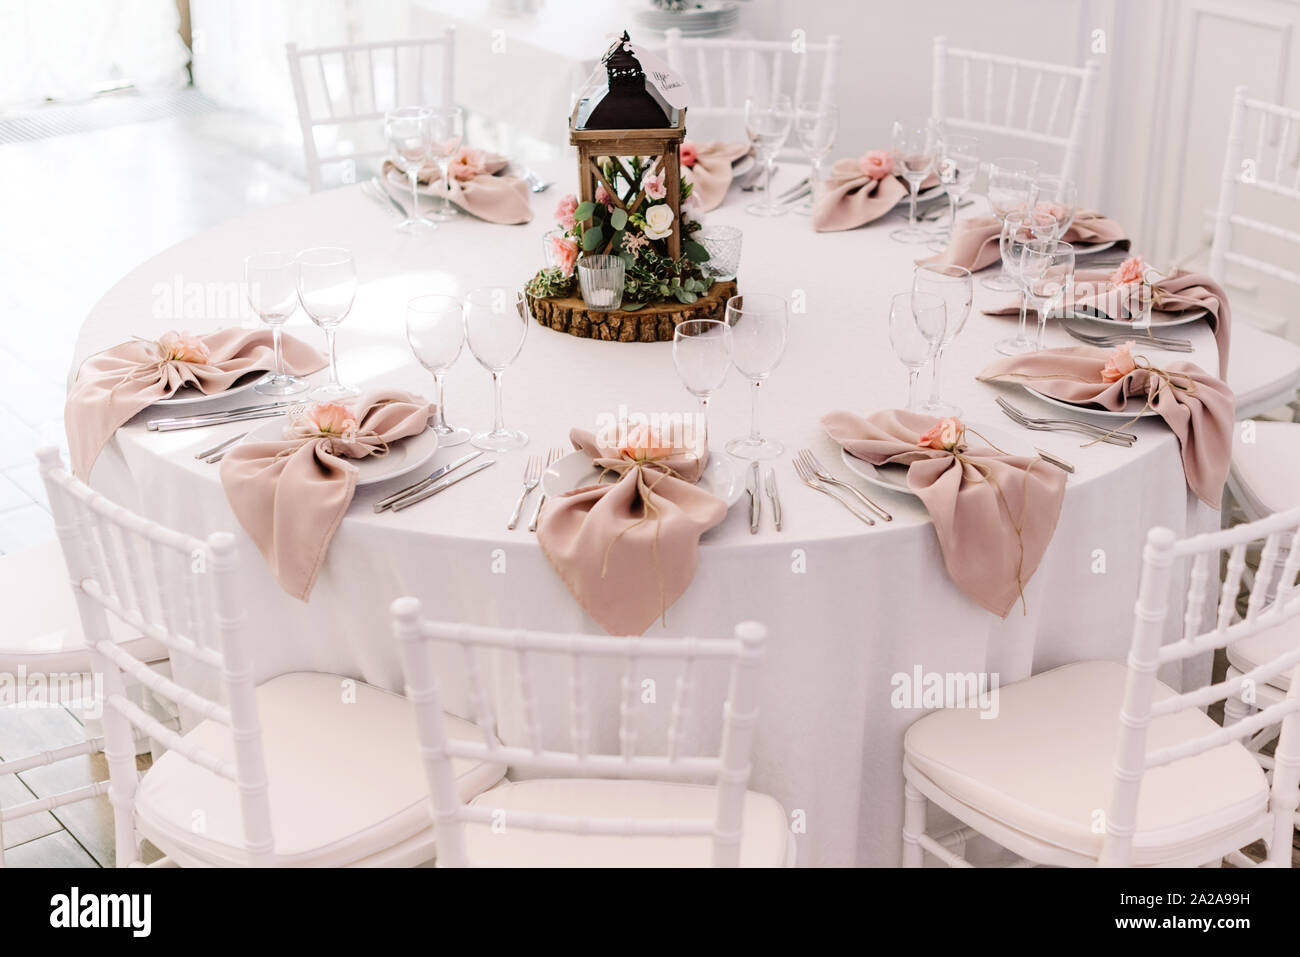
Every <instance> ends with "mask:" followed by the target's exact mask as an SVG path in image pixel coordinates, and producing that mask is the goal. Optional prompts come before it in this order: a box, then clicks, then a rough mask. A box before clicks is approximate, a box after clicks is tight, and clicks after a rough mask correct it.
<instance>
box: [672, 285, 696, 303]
mask: <svg viewBox="0 0 1300 957" xmlns="http://www.w3.org/2000/svg"><path fill="white" fill-rule="evenodd" d="M674 292H675V293H676V295H677V301H678V302H682V303H686V304H687V305H690V304H691V303H693V302H694V301H695V300H696V299H698V298H700V297H699V296H697V295H695V293H693V292H687V291H686V290H685V289H676V290H674Z"/></svg>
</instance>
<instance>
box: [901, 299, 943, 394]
mask: <svg viewBox="0 0 1300 957" xmlns="http://www.w3.org/2000/svg"><path fill="white" fill-rule="evenodd" d="M946 326H947V318H946V310H945V308H944V303H943V300H942V299H941V298H939V297H938V296H936V295H935V294H934V293H932V292H915V291H913V292H900V293H899V294H898V295H896V296H894V298H893V299H892V300H890V303H889V342H890V345H892V346H893V347H894V355H896V356H898V361H899V362H901V363H902V364H903V365H904V366H906V367H907V409H908V411H910V412H919V411H920V408H919V406H918V405H917V401H916V380H917V379H918V378H919V377H920V375H921V369H922V368H923V367H924V366H925V364H926V363H927V362H929V361H930V359H931V358H933V356H934V353H935V350H936V349H938V348H939V343H940V342H942V341H943V333H944V328H945V327H946Z"/></svg>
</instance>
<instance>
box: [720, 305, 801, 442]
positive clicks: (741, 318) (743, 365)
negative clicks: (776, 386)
mask: <svg viewBox="0 0 1300 957" xmlns="http://www.w3.org/2000/svg"><path fill="white" fill-rule="evenodd" d="M726 316H727V325H729V326H730V327H731V359H732V362H734V363H735V365H736V368H737V369H738V370H739V371H740V374H741V375H743V376H745V377H746V378H747V379H749V381H750V384H751V385H752V386H753V388H752V390H751V408H750V428H749V435H747V436H745V437H744V438H734V439H732V440H731V441H730V442H728V443H727V445H726V449H727V451H728V452H730V453H731V454H732V455H734V456H736V458H741V459H770V458H774V457H775V456H778V455H780V454H781V452H782V451H784V447H783V446H782V445H781V443H780V442H777V441H775V440H773V439H767V438H764V437H763V436H762V435H761V434H760V433H759V431H758V390H759V388H761V387H762V385H763V383H764V382H766V381H767V378H768V376H770V375H771V374H772V370H773V369H775V368H776V366H777V364H778V363H779V362H780V361H781V356H782V355H783V354H784V353H785V343H786V337H787V336H788V334H789V327H790V310H789V305H788V304H787V303H786V301H785V300H784V299H783V298H781V297H780V296H774V295H771V294H768V293H752V292H751V293H746V294H745V295H741V296H732V297H731V298H730V299H728V300H727V311H726Z"/></svg>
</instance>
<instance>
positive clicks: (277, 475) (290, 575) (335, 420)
mask: <svg viewBox="0 0 1300 957" xmlns="http://www.w3.org/2000/svg"><path fill="white" fill-rule="evenodd" d="M434 411H435V408H434V406H433V405H432V404H431V403H429V402H426V401H425V400H424V399H422V398H420V397H419V396H416V395H412V394H410V393H408V392H399V391H396V390H391V389H389V390H379V391H375V392H371V393H369V394H367V395H364V396H362V397H361V398H359V399H356V400H354V401H352V402H349V403H348V404H346V405H342V404H338V403H333V402H322V403H317V404H315V405H312V406H309V407H308V408H307V409H305V410H303V411H302V412H301V413H300V414H298V415H297V416H294V417H293V418H292V419H291V421H290V422H289V424H288V425H286V426H285V427H284V434H283V435H282V436H281V437H280V438H278V439H271V440H268V441H264V442H241V443H239V444H238V445H236V446H235V447H234V448H232V449H231V450H230V451H229V452H227V453H226V457H225V458H224V459H222V460H221V485H222V488H224V489H225V492H226V499H227V500H228V501H229V502H230V507H231V509H232V510H233V511H234V513H235V518H237V519H238V520H239V524H240V525H242V526H243V527H244V530H245V531H246V532H248V535H249V537H250V538H252V540H253V543H254V544H255V545H256V546H257V549H258V551H260V552H261V553H262V557H263V558H265V559H266V563H267V565H269V566H270V569H271V574H273V575H274V576H275V579H276V581H278V582H279V583H280V587H282V588H283V589H284V590H285V591H286V592H288V593H289V594H290V595H292V596H293V597H295V598H299V599H302V600H303V601H306V600H307V598H308V596H310V595H311V590H312V588H313V587H314V586H315V584H316V576H317V574H318V573H319V572H320V566H321V563H322V562H324V561H325V553H326V551H327V550H328V548H329V544H330V541H331V540H332V539H333V538H334V533H335V532H337V531H338V527H339V523H341V522H342V521H343V516H344V514H345V513H346V512H347V510H348V506H349V505H350V504H351V503H352V496H353V493H354V492H355V491H356V486H357V467H356V465H354V464H353V462H352V460H357V459H364V458H367V457H368V456H372V455H375V456H382V455H387V454H388V449H389V447H390V446H391V445H393V444H394V443H395V442H399V441H401V440H402V439H405V438H409V437H410V436H413V435H419V434H420V433H422V432H423V431H424V430H425V429H426V428H427V427H428V425H429V421H430V418H431V417H432V416H433V414H434Z"/></svg>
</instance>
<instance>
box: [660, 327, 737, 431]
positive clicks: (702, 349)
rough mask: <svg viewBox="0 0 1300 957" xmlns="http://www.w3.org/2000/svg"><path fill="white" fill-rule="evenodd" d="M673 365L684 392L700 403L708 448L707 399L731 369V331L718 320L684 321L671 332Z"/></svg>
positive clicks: (716, 389)
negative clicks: (684, 389)
mask: <svg viewBox="0 0 1300 957" xmlns="http://www.w3.org/2000/svg"><path fill="white" fill-rule="evenodd" d="M673 365H675V366H677V375H678V377H679V378H680V379H681V380H682V385H684V386H686V391H687V392H689V393H690V394H691V395H693V396H695V398H697V399H699V400H700V418H701V419H703V426H704V428H703V433H704V443H703V447H704V448H706V449H707V448H708V447H709V399H711V398H712V397H713V393H715V392H717V391H718V390H719V389H720V388H722V382H723V380H724V379H726V377H727V370H728V369H730V368H731V327H730V326H729V325H727V323H726V322H724V321H723V320H721V319H687V320H686V321H685V322H680V323H678V324H677V328H676V329H675V330H674V331H673Z"/></svg>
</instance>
